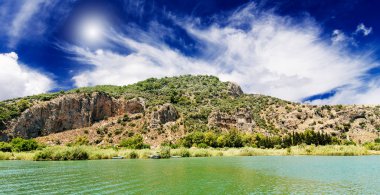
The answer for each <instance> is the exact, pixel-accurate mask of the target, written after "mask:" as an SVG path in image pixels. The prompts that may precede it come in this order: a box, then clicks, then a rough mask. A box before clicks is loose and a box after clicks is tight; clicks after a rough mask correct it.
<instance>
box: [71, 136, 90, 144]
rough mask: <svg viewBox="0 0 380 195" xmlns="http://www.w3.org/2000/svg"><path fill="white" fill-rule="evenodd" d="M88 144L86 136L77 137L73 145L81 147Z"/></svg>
mask: <svg viewBox="0 0 380 195" xmlns="http://www.w3.org/2000/svg"><path fill="white" fill-rule="evenodd" d="M89 143H90V142H89V141H88V138H87V137H86V136H78V137H77V138H76V139H75V141H74V143H73V145H76V146H83V145H88V144H89Z"/></svg>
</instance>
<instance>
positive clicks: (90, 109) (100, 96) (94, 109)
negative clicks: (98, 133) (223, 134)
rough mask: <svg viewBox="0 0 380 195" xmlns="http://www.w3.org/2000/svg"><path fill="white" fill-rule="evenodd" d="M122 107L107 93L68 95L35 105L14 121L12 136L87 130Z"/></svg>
mask: <svg viewBox="0 0 380 195" xmlns="http://www.w3.org/2000/svg"><path fill="white" fill-rule="evenodd" d="M121 107H122V105H121V104H120V103H119V101H118V100H116V99H114V98H112V97H111V96H109V95H107V94H106V93H99V92H97V93H93V94H91V95H86V94H70V95H65V96H62V97H59V98H56V99H54V100H52V101H49V102H44V103H41V104H37V105H35V106H33V107H31V108H29V109H28V110H26V111H25V112H23V113H22V115H21V116H20V117H19V118H18V119H17V121H15V123H14V125H13V127H12V134H13V137H24V138H33V137H38V136H42V135H48V134H50V133H56V132H61V131H65V130H69V129H76V128H81V127H87V126H90V125H91V124H93V123H94V122H96V121H99V120H102V119H105V118H107V117H111V116H115V115H116V114H118V113H119V111H120V108H121Z"/></svg>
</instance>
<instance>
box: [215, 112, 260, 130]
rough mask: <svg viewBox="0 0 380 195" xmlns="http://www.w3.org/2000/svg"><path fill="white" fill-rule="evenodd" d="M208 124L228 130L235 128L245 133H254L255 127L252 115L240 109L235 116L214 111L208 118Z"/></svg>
mask: <svg viewBox="0 0 380 195" xmlns="http://www.w3.org/2000/svg"><path fill="white" fill-rule="evenodd" d="M208 124H209V126H216V127H221V128H227V129H228V128H231V127H235V128H238V129H239V130H242V131H245V132H253V128H254V126H255V123H254V121H253V118H252V113H251V112H250V111H249V110H248V109H238V110H237V111H236V112H235V113H234V114H227V113H223V112H220V111H214V112H212V113H211V114H210V116H209V118H208Z"/></svg>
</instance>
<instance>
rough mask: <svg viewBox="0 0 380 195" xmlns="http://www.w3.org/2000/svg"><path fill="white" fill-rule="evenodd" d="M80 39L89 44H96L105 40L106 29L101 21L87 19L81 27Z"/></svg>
mask: <svg viewBox="0 0 380 195" xmlns="http://www.w3.org/2000/svg"><path fill="white" fill-rule="evenodd" d="M79 29H80V32H79V33H80V38H81V40H82V41H84V42H85V43H88V44H96V43H99V42H101V41H102V39H103V38H104V33H105V32H104V31H105V27H104V24H103V23H102V22H101V21H100V20H95V19H87V20H83V21H82V22H81V23H80V26H79Z"/></svg>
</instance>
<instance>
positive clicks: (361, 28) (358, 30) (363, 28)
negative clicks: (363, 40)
mask: <svg viewBox="0 0 380 195" xmlns="http://www.w3.org/2000/svg"><path fill="white" fill-rule="evenodd" d="M371 32H372V27H366V26H365V25H364V24H363V23H360V24H359V25H358V26H357V27H356V31H355V33H356V34H358V33H362V34H363V36H368V35H369V34H371Z"/></svg>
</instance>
